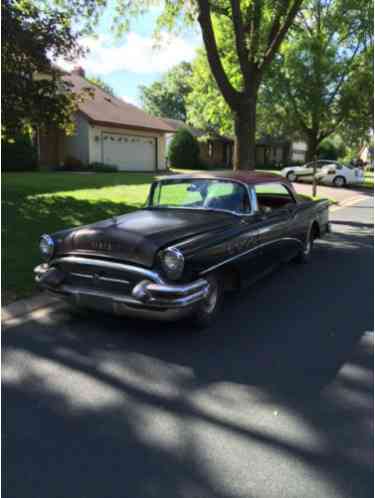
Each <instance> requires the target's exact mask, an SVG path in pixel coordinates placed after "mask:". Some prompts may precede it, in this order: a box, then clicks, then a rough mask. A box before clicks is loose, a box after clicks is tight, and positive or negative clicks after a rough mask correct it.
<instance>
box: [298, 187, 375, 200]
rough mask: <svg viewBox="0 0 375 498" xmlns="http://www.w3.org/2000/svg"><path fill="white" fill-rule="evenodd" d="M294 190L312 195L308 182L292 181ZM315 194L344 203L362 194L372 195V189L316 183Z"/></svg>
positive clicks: (364, 195)
mask: <svg viewBox="0 0 375 498" xmlns="http://www.w3.org/2000/svg"><path fill="white" fill-rule="evenodd" d="M293 186H294V188H295V190H296V191H297V192H298V193H299V194H303V195H312V185H311V184H308V183H300V182H298V183H296V182H295V183H293ZM317 195H318V196H320V197H327V198H329V199H333V200H335V201H337V202H338V203H340V204H341V203H345V202H348V201H350V200H353V199H355V198H357V197H360V196H363V197H364V198H365V197H372V196H373V191H372V190H371V189H367V188H363V187H354V186H353V187H345V188H337V187H327V186H325V185H318V187H317Z"/></svg>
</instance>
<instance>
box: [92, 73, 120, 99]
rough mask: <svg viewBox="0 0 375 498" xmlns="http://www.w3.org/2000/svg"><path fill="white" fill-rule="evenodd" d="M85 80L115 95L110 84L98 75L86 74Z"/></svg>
mask: <svg viewBox="0 0 375 498" xmlns="http://www.w3.org/2000/svg"><path fill="white" fill-rule="evenodd" d="M86 80H87V81H88V82H89V83H92V84H93V85H95V86H98V87H99V88H101V89H102V90H103V91H104V92H106V93H108V94H109V95H112V96H113V97H116V94H115V91H114V89H113V88H112V87H111V85H108V83H106V82H105V81H104V80H103V79H102V78H100V76H88V77H86Z"/></svg>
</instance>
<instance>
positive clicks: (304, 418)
mask: <svg viewBox="0 0 375 498" xmlns="http://www.w3.org/2000/svg"><path fill="white" fill-rule="evenodd" d="M352 225H353V226H352V228H353V230H352V231H351V232H350V233H349V234H348V233H345V234H340V233H337V234H333V235H332V236H331V237H330V238H328V239H327V241H323V242H321V243H318V244H317V247H316V250H315V253H314V262H313V264H312V265H307V266H294V265H287V266H285V267H283V268H281V269H280V271H279V272H277V273H276V274H274V275H272V276H270V277H269V278H267V279H265V280H263V281H262V282H260V283H258V284H257V285H256V286H254V287H252V288H251V289H249V290H248V291H246V292H244V293H242V294H241V295H239V296H238V295H231V296H228V299H227V301H226V307H225V311H224V312H223V314H222V316H221V317H220V320H219V322H218V324H217V326H215V327H214V328H212V329H211V330H209V331H208V332H205V333H198V332H194V331H192V330H191V327H190V325H189V323H187V322H183V323H179V324H169V325H167V324H160V323H159V324H155V323H150V322H141V321H136V320H127V319H119V318H114V317H111V316H103V315H97V314H90V315H89V316H88V317H87V319H86V320H77V318H75V317H73V316H70V315H69V314H68V315H67V314H66V313H61V312H56V315H55V316H53V315H51V316H49V317H46V318H44V319H37V318H34V319H33V320H34V321H31V322H28V323H27V324H20V325H15V326H14V327H12V328H10V329H9V330H8V333H7V334H6V336H5V337H6V339H5V351H4V353H3V361H4V363H5V365H6V367H5V376H4V378H5V381H4V387H5V388H6V391H5V393H6V394H5V403H4V404H3V406H4V405H5V412H4V413H5V420H6V436H7V437H8V442H7V444H6V450H5V451H6V460H7V473H6V476H7V484H8V490H7V492H4V496H7V497H9V498H10V497H21V496H22V497H23V498H24V497H27V496H39V497H49V496H53V497H54V498H59V497H61V498H62V497H64V498H66V497H68V496H69V497H70V496H74V497H80V498H84V497H86V496H87V497H89V498H95V497H98V498H99V497H100V498H103V497H115V496H124V497H129V498H136V497H142V498H149V497H163V498H164V497H165V498H167V497H189V498H193V497H204V498H210V497H217V498H224V497H228V498H232V497H234V496H246V498H251V496H252V492H251V489H250V490H249V489H245V490H241V489H242V488H241V484H240V483H241V479H239V483H237V484H236V483H234V482H233V478H232V480H229V482H228V481H226V480H225V472H226V464H225V463H221V462H222V461H221V460H220V457H219V454H220V452H219V451H218V452H217V456H216V455H215V454H214V455H211V456H210V458H209V459H208V457H207V454H206V451H205V446H204V442H203V441H205V437H206V435H207V437H208V440H207V441H208V442H207V444H209V445H213V446H214V447H215V442H214V441H212V438H213V440H215V438H218V444H219V446H220V444H221V443H220V437H222V435H223V434H225V436H226V438H223V440H222V445H224V446H225V445H228V446H231V445H232V444H233V445H234V450H233V455H236V454H237V453H236V451H238V452H240V451H244V448H245V449H246V451H245V453H244V455H245V462H243V461H241V465H244V466H245V468H247V469H248V472H250V476H251V472H254V475H258V474H256V472H258V466H257V465H263V466H264V472H267V473H269V476H272V479H275V480H276V481H277V480H278V479H279V480H280V482H281V485H282V482H283V475H282V474H283V472H281V471H280V469H282V468H283V466H284V465H285V466H286V467H287V468H288V469H293V465H296V462H298V465H299V466H302V467H303V468H305V467H306V468H307V469H308V470H307V471H306V472H310V473H312V474H313V476H315V477H313V479H315V480H316V481H317V482H319V483H324V486H326V487H327V489H331V490H334V492H335V493H336V494H335V496H340V497H349V496H350V497H356V498H361V497H367V496H368V497H370V496H372V495H373V492H372V482H373V478H372V456H371V454H370V453H371V444H369V432H368V431H369V426H368V425H369V420H370V419H371V417H372V401H371V397H372V384H371V382H372V368H371V367H372V354H371V348H370V347H362V346H361V345H362V341H363V340H364V337H365V336H364V333H365V331H366V330H369V328H370V327H371V325H372V323H373V320H372V316H371V313H370V312H369V310H371V309H372V304H373V288H372V282H371V278H369V275H370V276H371V275H372V274H373V269H372V264H373V259H372V257H373V256H372V254H373V253H372V251H371V250H369V249H368V248H367V246H370V244H371V243H372V239H371V237H370V236H369V235H368V233H367V234H366V233H364V231H363V230H362V228H366V230H367V229H368V228H369V227H368V226H367V225H366V224H365V225H366V226H365V227H362V226H359V224H358V223H356V224H352ZM364 245H365V247H364ZM344 363H346V365H345V367H343V368H342V366H343V364H344ZM16 365H17V368H16ZM340 369H341V371H340V374H339V375H338V376H337V374H338V372H339V370H340ZM257 406H258V407H259V406H262V407H267V406H270V407H274V406H277V410H279V411H281V412H285V413H287V414H288V416H290V417H291V419H290V420H291V421H290V422H289V423H290V424H295V423H296V422H295V421H296V420H298V424H301V425H302V426H303V428H304V429H303V430H305V431H308V432H309V433H311V434H313V435H314V438H315V439H314V441H315V440H316V441H319V444H318V445H316V444H315V443H314V444H309V443H308V442H307V441H306V440H305V439H304V436H303V437H302V436H301V437H302V443H301V442H298V440H297V441H296V440H295V439H294V438H293V437H288V434H287V432H288V430H286V427H289V425H288V422H287V423H286V425H281V426H280V430H272V426H273V424H276V425H275V427H276V426H277V423H278V422H277V418H275V419H270V420H265V422H264V424H262V422H261V421H260V422H259V421H258V420H257V417H256V416H255V414H256V407H257ZM253 410H254V416H252V415H251V413H252V411H253ZM270 413H272V408H270ZM245 415H246V418H245V419H243V417H244V416H245ZM273 420H274V421H273ZM287 420H289V419H287ZM211 433H212V434H213V436H212V437H211V438H210V437H209V434H211ZM297 439H298V438H297ZM237 444H238V450H237V449H236V448H237V446H236V445H237ZM231 451H232V450H231V449H230V448H228V455H232V453H231ZM224 453H225V451H224ZM240 454H241V453H240ZM232 457H233V458H235V457H234V456H231V458H232ZM216 458H218V460H217V461H216ZM247 458H248V459H249V462H248V463H246V460H247ZM257 460H259V464H257ZM272 462H274V464H273V463H272ZM298 465H297V467H298ZM287 472H293V470H286V475H288V474H287ZM235 474H236V472H235V471H234V475H235ZM254 480H255V481H256V479H255V478H254ZM258 480H259V477H258ZM248 481H249V482H250V483H252V478H251V477H249V478H248ZM264 482H266V481H264ZM223 483H225V485H224V484H223ZM285 485H287V486H288V487H289V486H290V488H289V491H290V492H289V493H288V491H286V492H285V496H288V497H294V496H295V497H297V496H298V497H300V496H304V497H307V496H309V497H310V496H314V493H313V492H312V491H311V490H310V491H307V490H306V491H305V492H304V494H299V493H300V492H301V489H303V483H301V484H299V483H298V481H296V482H295V483H292V482H290V480H289V481H287V484H285ZM236 486H239V488H236ZM269 486H271V485H266V484H265V483H264V485H263V488H262V491H261V492H259V489H258V490H257V488H256V484H255V483H254V494H253V496H256V498H263V497H264V498H265V497H268V496H280V494H277V493H276V491H275V490H274V489H273V488H272V487H269ZM298 486H302V488H299V487H298ZM250 487H251V486H250ZM236 489H237V491H236ZM272 490H273V491H272ZM275 493H276V494H275ZM315 496H318V495H317V494H315Z"/></svg>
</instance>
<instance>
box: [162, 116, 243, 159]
mask: <svg viewBox="0 0 375 498" xmlns="http://www.w3.org/2000/svg"><path fill="white" fill-rule="evenodd" d="M162 119H163V121H164V122H165V123H166V125H168V126H170V127H171V128H172V129H173V132H174V133H175V132H176V131H177V130H179V129H180V128H185V129H187V130H189V131H190V133H191V134H192V135H193V136H194V137H195V138H196V139H197V140H198V143H199V157H200V159H201V161H203V162H204V163H206V164H209V165H211V166H218V167H226V168H230V167H232V158H233V150H234V140H233V139H232V138H230V137H226V136H224V135H220V134H218V133H216V132H214V131H204V130H199V129H198V128H194V127H192V126H189V125H188V124H186V123H184V122H183V121H179V120H177V119H170V118H162ZM174 133H167V135H166V150H167V154H168V147H169V144H170V142H171V140H172V138H173V135H174Z"/></svg>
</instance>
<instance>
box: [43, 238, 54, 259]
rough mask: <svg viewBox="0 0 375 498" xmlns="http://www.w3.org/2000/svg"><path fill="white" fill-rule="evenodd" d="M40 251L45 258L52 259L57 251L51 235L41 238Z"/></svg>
mask: <svg viewBox="0 0 375 498" xmlns="http://www.w3.org/2000/svg"><path fill="white" fill-rule="evenodd" d="M39 249H40V252H41V253H42V256H43V258H45V259H50V258H51V257H52V256H53V252H54V250H55V243H54V241H53V238H52V237H51V236H50V235H47V234H44V235H42V236H41V237H40V242H39Z"/></svg>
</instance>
